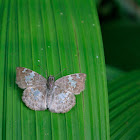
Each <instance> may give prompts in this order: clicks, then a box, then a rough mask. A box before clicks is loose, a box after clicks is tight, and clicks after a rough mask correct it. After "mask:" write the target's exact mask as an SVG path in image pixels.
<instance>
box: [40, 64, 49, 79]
mask: <svg viewBox="0 0 140 140" xmlns="http://www.w3.org/2000/svg"><path fill="white" fill-rule="evenodd" d="M38 66H39V67H40V68H41V69H42V70H43V72H45V74H46V77H47V72H46V71H44V69H43V68H42V67H41V66H40V65H38Z"/></svg>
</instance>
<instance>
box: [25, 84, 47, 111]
mask: <svg viewBox="0 0 140 140" xmlns="http://www.w3.org/2000/svg"><path fill="white" fill-rule="evenodd" d="M46 89H47V87H46V86H36V87H28V88H26V89H25V90H24V92H23V96H22V101H23V102H24V103H25V105H26V106H27V107H29V108H30V109H32V110H45V109H47V105H46Z"/></svg>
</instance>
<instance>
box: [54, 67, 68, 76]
mask: <svg viewBox="0 0 140 140" xmlns="http://www.w3.org/2000/svg"><path fill="white" fill-rule="evenodd" d="M66 69H67V68H64V69H63V70H62V71H61V72H59V73H58V74H57V75H55V76H54V77H56V76H58V75H59V74H60V73H62V72H63V71H64V70H66Z"/></svg>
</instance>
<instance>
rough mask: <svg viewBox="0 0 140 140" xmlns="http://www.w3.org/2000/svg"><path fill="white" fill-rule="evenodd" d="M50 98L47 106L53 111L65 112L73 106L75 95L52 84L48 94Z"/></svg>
mask: <svg viewBox="0 0 140 140" xmlns="http://www.w3.org/2000/svg"><path fill="white" fill-rule="evenodd" d="M50 96H51V98H50V99H51V100H50V102H49V104H48V108H49V110H50V111H51V112H54V113H66V112H68V111H69V110H70V109H71V108H72V107H73V106H75V103H76V101H75V96H74V94H73V93H71V92H69V91H64V90H63V89H61V88H60V87H57V86H54V88H53V90H52V93H51V94H50Z"/></svg>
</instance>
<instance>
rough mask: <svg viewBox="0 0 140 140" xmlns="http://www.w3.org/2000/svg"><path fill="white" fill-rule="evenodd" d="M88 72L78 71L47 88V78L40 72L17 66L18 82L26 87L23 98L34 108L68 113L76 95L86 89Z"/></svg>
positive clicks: (26, 103) (22, 86)
mask: <svg viewBox="0 0 140 140" xmlns="http://www.w3.org/2000/svg"><path fill="white" fill-rule="evenodd" d="M85 78H86V74H84V73H76V74H71V75H67V76H64V77H62V78H60V79H58V80H56V81H55V83H54V86H53V88H52V89H51V90H50V89H49V88H47V79H46V78H44V77H43V76H41V75H40V74H38V73H36V72H34V71H32V70H30V69H27V68H24V67H17V69H16V83H17V85H18V86H19V87H20V88H22V89H25V90H24V92H23V96H22V100H23V102H24V103H25V105H26V106H27V107H29V108H30V109H32V110H46V109H49V110H50V111H51V112H55V113H66V112H68V111H69V110H70V109H71V108H72V107H73V106H74V105H75V103H76V101H75V95H77V94H80V92H81V91H83V90H84V89H85Z"/></svg>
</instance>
